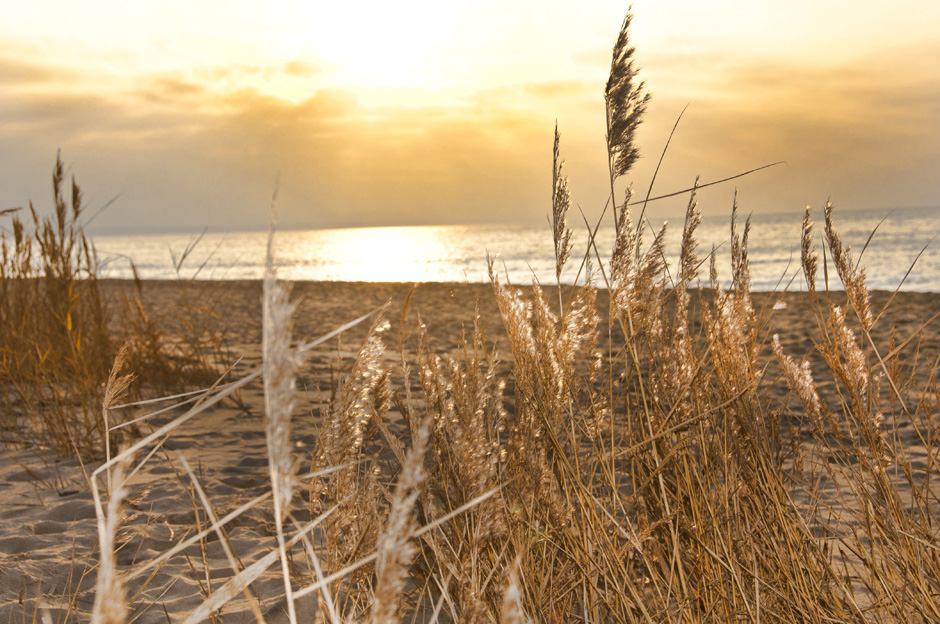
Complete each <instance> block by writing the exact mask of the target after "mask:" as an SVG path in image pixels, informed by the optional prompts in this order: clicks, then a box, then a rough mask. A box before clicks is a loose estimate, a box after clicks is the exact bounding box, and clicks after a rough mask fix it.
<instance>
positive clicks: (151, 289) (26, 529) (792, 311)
mask: <svg viewBox="0 0 940 624" xmlns="http://www.w3.org/2000/svg"><path fill="white" fill-rule="evenodd" d="M101 286H102V292H103V293H104V296H105V298H106V299H112V300H116V299H118V298H120V296H121V293H124V294H125V295H126V296H130V295H132V294H133V293H134V292H136V291H135V286H134V283H133V282H131V281H121V280H104V281H102V282H101ZM412 288H413V286H412V285H411V284H399V283H367V282H302V283H297V284H295V285H294V286H293V290H292V299H293V300H295V301H297V302H299V304H298V307H297V310H296V313H295V323H294V332H293V335H294V339H295V341H297V342H301V343H302V342H305V341H312V340H315V339H317V338H319V337H320V336H323V335H325V334H327V333H329V332H331V331H333V330H335V329H337V328H339V327H341V326H342V325H344V324H345V323H348V322H350V321H352V320H354V319H356V318H358V317H360V316H363V315H371V316H370V317H369V318H368V319H367V320H365V321H363V322H362V323H361V324H359V325H357V326H355V327H353V328H351V329H349V330H348V331H345V332H343V333H342V334H341V335H340V336H338V337H336V338H332V339H330V340H328V341H326V342H324V343H322V344H320V345H318V346H316V347H314V348H313V349H312V350H311V351H310V353H309V357H308V360H307V364H306V366H305V368H304V370H303V372H302V374H301V375H300V383H299V385H298V393H299V396H298V403H297V407H296V410H295V413H294V417H293V432H292V435H291V443H292V445H293V447H294V455H295V457H296V458H297V460H298V461H299V462H300V474H303V473H304V471H305V470H307V469H309V466H310V463H311V456H310V455H311V453H312V449H313V447H314V445H315V443H316V440H317V438H318V435H320V430H321V427H322V426H323V422H322V418H321V417H320V415H321V414H322V409H321V408H322V405H323V404H324V403H325V402H328V401H329V399H330V396H331V393H334V392H335V391H336V388H337V384H338V383H339V380H340V379H342V377H343V375H344V374H346V373H348V371H349V367H350V366H351V362H352V361H353V358H354V357H355V354H356V353H357V352H358V350H359V348H360V346H361V345H362V343H363V340H364V339H365V338H366V336H367V335H368V332H369V327H370V326H373V325H374V324H375V322H376V319H378V318H381V319H384V320H386V321H387V322H388V326H387V327H384V326H382V325H380V327H381V329H382V331H381V333H380V336H381V338H382V340H383V341H384V342H385V343H386V347H387V350H386V351H384V353H383V354H382V355H381V358H382V359H383V361H384V362H385V363H386V364H387V365H388V367H390V368H392V369H393V370H396V371H400V360H401V357H402V356H401V350H400V348H399V336H400V335H401V332H400V330H401V329H402V320H403V319H404V321H405V329H406V330H407V329H409V328H413V327H414V326H415V324H416V323H417V322H420V323H421V324H423V326H424V327H425V328H426V331H427V344H428V348H429V350H430V352H432V353H434V354H437V355H439V356H447V355H459V353H460V350H461V344H462V337H469V336H471V335H472V332H473V327H474V316H475V314H476V315H478V316H479V320H480V322H481V323H482V325H483V327H485V330H484V333H485V336H486V339H487V343H488V344H489V345H491V346H493V345H494V350H495V351H496V352H497V353H499V357H500V360H501V364H500V365H499V367H498V368H497V370H498V371H499V374H500V375H502V376H504V377H505V378H506V379H507V380H509V381H510V383H509V384H508V386H507V391H506V394H505V397H504V399H505V402H506V403H507V405H511V404H512V402H513V399H514V397H513V395H512V383H511V375H512V369H513V368H512V355H511V350H510V347H509V345H508V344H507V337H506V331H505V328H504V326H503V322H502V319H501V317H500V312H499V308H498V306H497V302H496V299H495V298H494V296H493V289H492V287H491V286H490V285H487V284H458V283H426V284H420V285H418V286H417V287H416V288H415V289H414V291H413V294H411V296H410V298H409V293H411V292H412ZM187 289H188V290H187ZM529 290H530V289H529V287H525V288H524V291H525V292H529ZM545 292H546V295H547V298H548V300H549V301H556V302H557V294H556V288H555V287H550V286H546V287H545ZM140 294H141V295H142V297H141V299H142V303H143V305H144V307H145V309H147V310H148V311H149V312H150V314H151V315H152V316H153V317H155V318H163V319H168V320H169V319H173V318H174V315H175V314H176V313H177V312H178V310H180V309H182V308H183V307H184V306H185V305H186V303H185V301H183V300H182V299H181V298H185V297H193V296H195V295H197V294H198V296H199V297H203V298H204V300H206V301H210V302H211V305H212V314H213V315H215V317H216V318H217V319H218V326H219V329H220V330H221V332H222V334H223V336H224V343H223V344H224V345H225V348H226V349H227V352H228V354H229V356H230V360H229V361H230V362H231V364H232V366H233V368H232V369H231V371H230V372H229V373H228V376H227V377H226V380H233V379H238V378H240V377H241V376H244V375H247V374H248V373H250V372H251V371H253V370H255V369H257V368H258V367H259V366H260V365H261V342H262V326H261V316H262V315H261V298H262V285H261V282H260V281H216V282H192V283H189V284H188V285H187V286H186V288H183V287H181V285H180V284H179V283H177V282H173V281H147V282H144V283H143V285H142V290H141V291H140ZM563 295H564V298H565V299H567V298H568V297H570V295H571V289H570V288H569V287H565V289H564V293H563ZM698 295H699V293H697V292H693V306H692V307H693V309H694V310H698V309H699V308H698V306H697V305H695V304H694V301H695V300H696V297H697V296H698ZM702 296H703V297H706V298H707V297H711V296H712V293H710V292H705V293H702ZM751 296H752V302H753V307H754V310H755V314H756V317H755V318H757V319H759V320H758V323H757V343H758V344H759V345H760V355H759V357H758V362H759V363H760V365H761V367H762V369H763V371H762V378H761V384H762V388H764V390H763V392H764V394H763V395H762V396H764V397H765V400H766V402H767V405H768V406H769V407H768V409H769V410H774V409H776V410H782V406H783V405H784V404H785V402H786V401H787V400H788V397H789V392H788V389H787V385H786V382H785V380H784V379H783V377H782V374H781V371H780V367H779V366H778V365H777V363H776V362H775V361H774V360H773V357H772V355H771V341H772V337H773V335H774V334H778V335H779V340H780V344H781V346H782V347H783V350H784V351H785V352H786V353H787V354H789V355H791V356H792V357H793V358H794V359H795V360H797V361H799V360H801V359H802V358H804V357H809V356H811V355H812V353H813V352H814V340H815V341H818V340H819V335H820V334H819V331H818V328H817V320H816V317H815V316H814V315H813V310H814V309H816V308H814V307H813V306H811V305H810V297H809V295H808V294H805V293H753V294H752V295H751ZM820 296H821V297H824V298H825V297H826V294H825V293H821V294H820ZM844 299H845V295H844V293H841V292H838V293H833V294H832V300H833V301H834V302H835V303H836V304H837V305H844ZM406 300H407V301H408V308H407V312H406V314H405V315H404V316H403V315H402V311H403V305H405V302H406ZM889 300H891V304H890V307H889V308H888V309H887V311H886V312H885V313H884V316H883V317H881V318H880V319H879V320H878V321H877V323H875V325H874V326H873V329H872V331H871V338H872V341H873V343H874V347H876V348H877V350H878V352H879V353H881V354H884V355H885V356H886V355H887V354H888V353H889V352H890V351H891V349H893V348H894V346H897V345H899V344H901V343H903V342H904V341H906V340H908V339H910V340H911V342H910V344H909V346H908V348H907V349H908V351H907V352H909V353H910V356H909V358H911V359H908V360H906V361H905V364H911V365H912V367H911V368H912V372H911V374H913V375H915V376H919V377H920V378H919V382H920V383H923V382H924V380H926V379H928V378H929V376H930V375H931V374H932V371H933V370H934V368H935V366H936V363H937V358H938V355H940V330H938V325H937V323H931V324H928V325H926V326H925V327H922V325H923V324H924V323H925V322H927V321H928V320H930V319H931V317H933V316H934V315H935V314H937V313H940V294H937V293H915V292H900V293H897V294H892V293H890V292H884V291H878V292H875V293H873V295H872V308H873V310H874V311H875V314H876V315H877V314H878V312H879V311H880V310H881V309H882V307H883V306H884V305H885V304H886V303H887V302H888V301H889ZM608 309H609V302H608V296H607V293H606V291H600V292H599V293H598V300H597V310H598V312H599V315H600V322H599V323H598V329H599V333H600V336H601V342H602V344H603V341H604V340H605V339H606V335H607V332H608V328H609V327H610V324H609V322H608V318H607V310H608ZM702 323H703V319H702V315H701V314H700V313H699V312H696V313H695V314H694V315H693V319H692V321H691V325H690V327H691V329H690V331H691V333H692V334H693V335H696V332H697V331H700V329H701V327H702ZM892 328H894V329H893V330H892ZM618 331H620V330H619V328H616V327H615V328H614V329H613V332H614V334H617V332H618ZM892 331H893V337H892ZM866 348H868V346H867V345H866ZM869 350H870V349H869ZM404 351H405V353H406V356H405V358H406V360H407V361H409V362H411V363H414V361H415V353H416V352H417V351H418V339H417V337H416V336H415V334H414V333H411V334H410V337H409V338H408V340H407V342H406V343H405V345H404ZM915 358H916V359H915ZM823 364H824V362H822V361H821V360H820V359H819V358H818V357H816V358H815V359H813V360H812V367H813V371H814V373H815V374H816V382H817V384H818V386H819V392H820V396H821V398H822V399H823V400H824V401H826V402H828V403H830V404H832V405H836V404H838V402H839V396H840V391H839V386H838V384H837V380H836V379H835V378H834V377H833V376H832V373H831V372H830V373H828V377H827V376H825V375H826V374H827V369H825V367H824V366H823ZM395 380H398V381H399V383H400V373H394V374H393V382H394V381H395ZM411 386H412V389H413V390H415V391H416V392H417V391H418V390H419V389H420V384H419V383H418V380H417V375H416V374H415V373H412V378H411ZM398 391H399V392H403V389H402V388H400V387H399V388H398ZM905 398H906V399H907V400H910V401H911V404H912V405H914V404H916V402H917V401H921V400H925V399H926V400H931V401H935V400H936V397H935V396H932V397H926V395H921V396H916V397H915V396H908V397H905ZM236 399H237V400H236V401H223V402H221V403H219V404H218V405H215V406H213V407H211V408H209V409H207V410H205V411H203V412H201V413H200V414H198V415H197V416H196V417H194V418H193V419H192V420H190V421H188V422H186V423H184V424H183V425H181V426H180V427H179V428H178V429H177V430H176V431H174V432H173V434H172V436H171V437H170V438H169V439H168V440H167V442H166V443H164V444H163V446H162V450H161V451H160V452H158V453H157V454H156V455H154V457H152V458H151V459H150V460H149V461H147V463H146V464H145V465H144V467H143V469H142V470H141V471H140V472H138V473H137V474H135V475H133V477H132V478H131V479H130V481H129V485H128V499H127V503H126V506H125V516H124V519H123V522H122V523H121V526H120V528H119V530H118V535H117V538H116V540H117V543H118V545H119V548H118V551H117V557H116V561H117V568H118V570H119V571H121V572H122V573H124V574H128V573H133V572H132V571H134V570H135V569H138V568H140V567H141V566H142V565H144V564H146V563H147V562H148V561H152V560H154V559H156V558H157V557H159V555H160V554H161V552H164V551H166V550H167V549H169V548H170V547H171V546H172V544H173V543H174V542H176V541H178V540H179V539H180V538H181V537H182V536H185V535H187V534H192V533H193V532H194V531H195V530H197V528H198V527H201V526H204V525H205V524H206V523H207V516H206V512H205V510H204V508H203V505H202V504H201V503H200V502H199V501H198V500H197V499H196V498H195V494H194V493H193V491H192V490H191V489H190V487H189V483H190V479H189V477H187V476H186V474H185V471H184V470H183V468H182V467H181V463H180V458H185V459H186V460H187V461H188V462H189V464H190V465H191V466H192V468H193V470H194V472H195V474H196V475H197V476H198V480H199V483H200V484H201V486H202V488H204V490H205V494H206V495H207V497H208V499H209V500H210V501H211V504H212V509H213V511H214V513H215V514H216V516H218V517H220V516H222V515H224V514H225V513H227V512H229V511H231V510H232V509H234V508H236V507H237V506H238V505H240V504H242V503H244V502H245V501H247V500H250V499H251V498H253V497H256V496H260V495H263V494H264V493H265V492H266V491H267V490H269V489H270V482H269V478H268V471H267V458H266V446H265V434H264V425H263V412H264V396H263V390H262V386H261V382H260V380H256V381H253V382H252V383H250V384H248V385H246V386H245V387H244V388H242V389H240V390H239V392H238V394H237V396H236ZM789 400H790V401H791V403H793V402H794V399H793V398H792V397H791V398H789ZM164 405H166V404H165V403H155V404H152V405H146V406H138V407H134V408H126V409H128V410H133V413H134V415H135V417H138V416H140V415H143V414H144V413H146V411H148V410H151V411H155V410H156V409H159V408H162V407H163V406H164ZM774 406H776V407H774ZM181 409H183V408H177V409H176V410H173V411H171V412H169V413H168V414H162V415H159V416H156V417H155V418H154V419H153V420H152V421H150V422H149V424H148V425H147V426H153V427H156V426H158V425H159V424H160V423H165V422H168V420H169V418H170V416H171V415H173V414H179V413H180V411H181ZM387 422H388V426H389V428H390V429H391V430H392V431H393V432H396V431H398V432H404V429H405V425H404V424H403V422H402V418H401V414H400V413H399V412H398V410H397V408H395V407H392V409H391V410H390V411H389V412H388V415H387ZM147 426H144V427H142V430H143V431H144V432H146V431H147ZM902 433H903V432H902ZM908 437H909V438H910V439H908V440H907V445H908V446H907V450H906V452H907V453H908V454H909V455H911V456H914V455H916V445H917V444H918V442H917V441H916V439H913V437H912V436H908ZM377 439H380V437H379V438H377ZM931 452H933V451H931ZM912 454H913V455H912ZM921 460H922V461H924V462H927V463H929V461H932V460H931V458H929V457H927V456H926V449H925V450H924V457H922V458H921ZM93 468H94V466H92V465H82V464H81V463H80V462H78V461H77V460H75V459H66V458H55V457H49V456H48V454H46V455H45V456H44V455H43V454H42V453H38V452H37V449H34V448H16V447H15V446H11V447H7V448H4V449H2V450H0V622H26V621H31V620H32V618H33V615H34V614H36V613H38V614H39V617H43V614H44V613H45V612H46V610H48V613H49V614H50V615H51V620H50V621H52V622H62V621H66V620H68V621H86V620H87V618H88V614H89V613H90V611H91V608H92V603H93V600H94V585H95V578H96V572H95V566H96V565H97V561H98V558H99V552H98V534H97V529H96V522H95V506H94V503H93V500H92V494H91V492H90V490H89V487H88V481H87V474H89V473H90V472H91V470H92V469H93ZM298 495H299V498H300V499H299V500H298V501H296V502H295V511H296V514H297V515H296V517H297V521H298V522H301V523H302V522H304V521H305V520H308V519H309V518H310V517H311V516H310V510H309V505H308V501H309V493H308V492H307V491H306V489H305V488H301V489H300V490H299V491H298ZM226 530H227V535H228V539H229V541H230V543H231V544H232V545H233V546H234V548H235V550H236V552H237V554H238V557H239V558H240V564H241V565H243V566H248V565H250V563H252V562H254V561H257V560H258V559H260V558H261V557H262V556H264V555H265V554H267V553H269V552H271V551H272V549H276V539H275V529H274V523H273V520H272V517H271V512H270V509H268V508H266V507H264V506H258V507H256V508H253V509H251V510H250V511H248V512H247V513H246V514H244V515H243V516H240V517H239V518H238V519H237V520H235V521H233V522H232V523H230V524H229V525H228V527H227V529H226ZM299 552H300V551H298V555H297V556H298V561H297V565H301V564H300V554H299ZM231 575H232V572H231V569H230V565H229V562H228V559H227V557H226V554H225V552H224V550H223V548H222V546H221V544H220V541H219V539H218V538H217V537H216V536H215V535H211V536H209V537H207V538H206V540H204V541H203V542H202V543H201V544H196V545H194V546H192V547H191V548H190V549H188V550H187V551H186V556H182V555H177V556H175V557H173V558H171V559H170V560H169V561H167V562H165V563H164V564H163V565H161V566H158V567H156V568H155V569H153V570H148V571H146V572H145V573H143V574H138V575H137V576H133V577H132V578H129V579H128V580H127V589H128V594H127V595H128V597H129V602H130V605H131V615H132V617H133V618H135V619H134V621H136V622H141V623H147V622H166V621H167V619H168V618H169V620H170V621H174V622H176V621H182V619H183V616H184V615H185V614H186V613H188V612H190V611H191V610H192V609H194V608H196V607H197V606H198V605H199V604H200V603H201V602H202V601H203V600H204V598H205V596H206V595H207V593H208V592H209V591H210V590H212V589H216V588H218V587H219V586H220V585H221V584H222V583H223V582H224V580H225V579H226V578H229V577H230V576H231ZM283 589H284V588H283V584H282V581H281V577H280V574H279V568H278V566H277V565H272V566H271V568H270V570H269V571H268V572H267V573H265V574H264V575H262V576H261V577H260V578H259V580H258V581H256V582H255V583H254V586H253V590H252V592H253V593H254V595H255V597H256V599H257V600H258V601H259V604H260V608H261V611H262V612H263V613H264V614H265V619H266V621H267V622H279V621H287V620H286V618H287V615H286V612H285V609H284V601H283ZM297 609H298V611H297V614H298V618H299V619H302V620H305V621H310V620H312V618H313V617H314V613H315V612H316V610H317V600H316V598H315V595H314V594H311V595H308V596H306V597H304V598H302V599H300V600H299V601H298V603H297ZM66 614H68V616H66ZM221 621H224V622H248V621H254V616H253V614H252V612H251V610H250V609H249V605H248V600H247V599H246V598H245V597H244V596H242V595H241V594H239V595H238V596H237V597H236V598H234V599H233V600H231V601H230V602H228V603H227V604H226V606H225V608H224V609H223V610H222V612H221Z"/></svg>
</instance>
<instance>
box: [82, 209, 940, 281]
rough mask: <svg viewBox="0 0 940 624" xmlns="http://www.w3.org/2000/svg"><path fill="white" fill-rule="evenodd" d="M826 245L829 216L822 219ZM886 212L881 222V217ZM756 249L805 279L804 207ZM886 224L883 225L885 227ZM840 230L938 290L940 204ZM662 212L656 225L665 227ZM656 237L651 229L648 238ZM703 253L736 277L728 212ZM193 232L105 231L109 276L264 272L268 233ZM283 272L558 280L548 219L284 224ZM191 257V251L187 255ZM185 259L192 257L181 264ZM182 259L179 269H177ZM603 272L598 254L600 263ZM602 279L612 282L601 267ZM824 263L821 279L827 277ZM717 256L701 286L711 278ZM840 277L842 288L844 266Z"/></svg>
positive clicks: (854, 221) (888, 277)
mask: <svg viewBox="0 0 940 624" xmlns="http://www.w3.org/2000/svg"><path fill="white" fill-rule="evenodd" d="M816 219H817V221H818V222H819V223H817V226H816V235H817V239H818V240H819V243H820V245H819V246H820V248H821V243H822V239H821V236H822V223H821V221H822V215H821V214H818V215H817V217H816ZM882 220H883V222H882ZM752 221H753V224H752V229H751V234H750V241H749V245H748V253H749V257H750V262H751V277H752V287H753V289H754V290H773V289H776V288H783V287H785V286H786V285H787V284H788V283H789V282H790V281H791V279H792V280H793V281H792V284H791V286H790V289H794V290H799V289H800V288H801V287H802V273H801V272H800V271H799V255H800V229H801V223H802V214H800V213H795V214H792V215H779V214H776V215H754V217H753V220H752ZM879 222H881V225H880V226H879ZM836 223H837V229H838V230H839V232H840V233H841V235H842V238H843V240H844V241H845V242H846V243H848V244H849V245H850V246H851V247H852V250H853V254H852V255H853V258H854V259H855V260H858V258H859V252H861V250H862V248H863V247H864V246H865V243H866V241H867V240H868V238H869V235H870V234H871V233H872V231H873V230H874V229H875V228H876V227H878V231H877V233H876V234H875V236H874V237H873V238H872V239H871V242H870V243H869V245H868V248H867V249H866V250H865V252H864V254H862V256H861V263H862V265H863V266H865V267H867V275H868V284H869V287H870V288H872V289H894V288H896V287H897V286H898V285H899V284H901V282H902V280H904V277H905V273H907V271H908V269H910V268H911V265H912V263H914V260H915V258H917V256H918V254H919V253H921V251H922V250H923V248H924V247H925V245H926V246H927V248H926V250H925V251H924V252H923V254H922V255H921V256H920V258H919V259H918V260H917V263H916V265H915V266H914V268H913V270H912V271H911V272H910V274H909V275H908V276H907V278H906V280H904V283H903V285H902V286H901V288H902V289H904V290H920V291H938V292H940V241H937V242H936V244H929V245H928V243H930V241H931V239H932V238H933V237H935V236H937V235H938V234H940V208H937V209H900V210H896V211H895V212H893V213H891V214H888V213H887V211H865V212H851V211H839V212H837V213H836ZM661 224H662V220H660V221H658V222H656V221H654V222H653V223H652V225H653V226H654V227H656V228H657V229H658V227H659V226H660V225H661ZM601 229H602V231H601V232H600V233H599V234H598V241H597V243H598V244H597V247H598V249H599V250H600V251H601V254H602V257H603V258H604V259H605V262H606V261H607V260H608V259H609V258H608V256H609V253H610V250H611V249H612V243H613V233H612V231H611V230H612V226H611V225H607V227H605V226H602V228H601ZM667 232H668V235H667V239H666V252H667V258H668V260H669V262H670V265H671V266H674V265H675V262H676V260H677V259H678V253H679V243H680V240H681V236H682V220H681V219H676V220H673V221H672V222H671V223H670V225H669V229H668V230H667ZM651 239H652V235H651V234H647V236H646V239H645V240H646V241H647V242H648V241H649V240H651ZM697 239H698V242H699V253H700V255H701V256H703V257H704V256H706V255H707V254H708V252H710V251H711V249H712V247H713V246H714V247H715V248H716V254H717V266H718V273H719V278H720V279H722V280H725V281H726V280H727V279H728V278H729V277H730V272H731V271H730V261H729V258H730V228H729V221H728V219H727V217H723V218H706V219H704V220H703V222H702V224H701V225H700V226H699V228H698V230H697ZM573 241H574V242H575V248H574V251H573V252H572V260H571V261H569V264H568V266H567V268H566V270H565V273H564V274H563V277H562V279H563V281H566V282H569V283H570V282H572V281H573V280H574V278H575V275H576V274H577V272H578V268H579V265H580V257H581V256H583V255H584V251H585V247H586V241H587V235H586V234H585V233H584V230H583V229H582V230H580V231H577V230H576V231H575V233H574V236H573ZM194 242H195V237H191V236H188V235H178V234H177V235H154V236H99V237H96V238H95V245H96V246H97V249H98V252H99V256H100V257H101V259H102V261H103V263H104V267H103V270H102V275H103V276H105V277H123V278H128V277H132V275H133V273H132V271H131V262H130V261H133V263H134V265H135V266H136V268H137V271H138V274H139V275H140V276H141V277H142V278H145V279H174V278H176V277H177V275H178V273H179V274H180V275H182V276H183V277H192V276H196V277H197V278H200V279H230V280H234V279H259V278H260V277H261V276H262V274H263V271H264V260H265V245H266V243H267V233H266V232H232V233H224V234H223V233H207V234H206V235H204V236H203V237H202V238H201V240H199V241H198V243H197V244H195V247H194V248H193V249H192V251H191V252H189V253H188V254H186V250H187V249H188V248H189V247H190V245H191V244H192V243H194ZM276 248H277V251H276V258H277V264H278V265H279V267H280V269H279V275H280V276H281V277H283V278H285V279H290V280H336V281H388V282H415V281H437V282H486V281H488V277H487V260H486V258H487V254H489V255H490V256H492V257H494V258H496V268H497V269H498V271H499V273H500V275H501V276H503V277H505V276H507V275H508V277H509V279H510V280H511V281H512V282H513V283H516V284H530V283H531V282H532V281H533V276H535V277H536V278H537V279H538V280H539V281H541V282H542V283H553V282H554V281H555V260H554V248H553V245H552V239H551V231H550V230H549V228H548V226H543V227H537V228H533V227H526V226H504V225H500V226H493V225H467V226H422V227H391V228H356V229H341V230H292V231H280V232H278V233H277V237H276ZM184 255H185V258H184ZM181 259H182V262H180V260H181ZM177 266H178V267H179V270H178V271H177ZM595 269H596V260H595ZM595 273H596V275H595V277H596V278H597V280H598V282H600V283H603V280H602V279H601V277H600V274H599V273H597V272H596V271H595ZM822 274H823V273H822V269H821V268H820V271H819V275H820V280H821V279H822ZM707 277H708V266H707V263H706V264H704V265H703V267H702V283H703V284H704V283H705V282H706V281H707ZM830 285H831V287H833V288H839V287H840V286H839V285H838V282H837V278H836V277H835V274H834V272H830Z"/></svg>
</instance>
